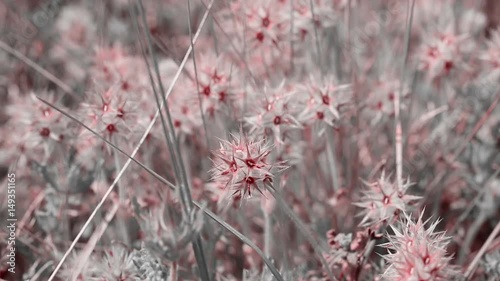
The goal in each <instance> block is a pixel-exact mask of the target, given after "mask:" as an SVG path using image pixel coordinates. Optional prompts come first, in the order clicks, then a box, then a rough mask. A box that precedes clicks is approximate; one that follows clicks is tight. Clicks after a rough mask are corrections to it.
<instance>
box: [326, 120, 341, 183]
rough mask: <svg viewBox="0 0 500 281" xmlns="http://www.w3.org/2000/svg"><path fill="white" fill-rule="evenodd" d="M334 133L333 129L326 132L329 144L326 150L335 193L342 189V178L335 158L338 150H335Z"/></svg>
mask: <svg viewBox="0 0 500 281" xmlns="http://www.w3.org/2000/svg"><path fill="white" fill-rule="evenodd" d="M333 133H334V130H333V128H329V129H328V130H327V131H326V140H327V142H328V147H327V148H326V150H327V156H328V162H330V165H329V166H330V174H331V177H332V183H333V191H337V190H339V189H340V177H339V173H338V171H337V161H336V159H337V158H336V157H335V154H336V149H335V140H334V138H333Z"/></svg>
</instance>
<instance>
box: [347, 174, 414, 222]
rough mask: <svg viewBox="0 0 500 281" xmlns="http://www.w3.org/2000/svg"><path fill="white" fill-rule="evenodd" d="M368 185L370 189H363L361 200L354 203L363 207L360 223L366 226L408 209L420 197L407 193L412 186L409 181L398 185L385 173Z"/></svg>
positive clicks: (388, 218)
mask: <svg viewBox="0 0 500 281" xmlns="http://www.w3.org/2000/svg"><path fill="white" fill-rule="evenodd" d="M366 185H367V186H368V187H369V189H367V190H364V191H363V194H362V196H361V200H360V202H357V203H354V204H355V205H356V206H358V207H361V208H363V211H362V212H361V215H364V217H363V220H362V221H361V223H360V224H361V225H365V226H366V225H371V224H377V223H380V222H382V221H383V220H390V219H392V218H393V217H394V215H395V213H396V212H398V211H401V212H404V211H406V209H407V206H408V205H409V204H410V203H411V202H412V201H414V200H417V199H419V198H420V197H418V196H413V195H408V194H406V191H407V189H408V187H409V186H410V183H409V182H408V181H406V182H404V183H403V185H402V186H398V184H397V183H396V182H391V181H389V179H388V178H386V177H385V173H382V175H381V176H380V178H379V179H378V180H377V181H376V182H374V183H366Z"/></svg>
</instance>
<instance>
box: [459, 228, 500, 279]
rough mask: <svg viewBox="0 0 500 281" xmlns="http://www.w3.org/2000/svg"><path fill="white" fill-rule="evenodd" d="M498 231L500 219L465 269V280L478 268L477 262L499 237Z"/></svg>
mask: <svg viewBox="0 0 500 281" xmlns="http://www.w3.org/2000/svg"><path fill="white" fill-rule="evenodd" d="M498 233H500V221H499V222H498V223H497V225H496V226H495V228H494V229H493V231H492V232H491V234H490V236H488V239H486V242H484V244H483V246H482V247H481V249H480V250H479V252H478V253H477V255H476V256H475V257H474V259H473V260H472V262H471V263H470V264H469V267H467V270H466V271H465V280H470V278H471V277H472V274H473V273H474V271H475V270H476V267H477V264H478V263H479V261H480V260H481V258H482V257H483V255H484V254H485V253H486V251H487V250H488V247H489V246H490V245H491V243H493V240H494V239H495V238H496V237H497V235H498Z"/></svg>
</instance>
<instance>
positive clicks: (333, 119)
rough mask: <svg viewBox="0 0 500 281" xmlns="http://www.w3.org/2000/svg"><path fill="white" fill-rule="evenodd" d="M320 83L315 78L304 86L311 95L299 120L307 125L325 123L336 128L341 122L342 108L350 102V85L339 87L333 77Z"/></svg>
mask: <svg viewBox="0 0 500 281" xmlns="http://www.w3.org/2000/svg"><path fill="white" fill-rule="evenodd" d="M325 80H326V81H324V82H318V81H316V80H315V79H314V78H313V77H311V79H310V81H309V82H308V83H306V84H305V85H304V86H303V88H304V89H303V90H304V91H305V92H306V94H308V95H309V99H308V100H307V104H306V107H305V108H304V110H303V111H302V112H301V114H300V115H299V120H300V121H302V122H304V123H306V124H314V123H320V124H321V123H324V124H326V125H328V126H332V127H333V126H334V124H335V123H337V122H338V121H339V120H340V108H341V107H342V106H345V105H346V104H347V103H348V101H349V94H350V93H349V91H350V86H349V85H345V84H344V85H337V84H336V83H335V79H334V78H333V77H330V78H327V79H325Z"/></svg>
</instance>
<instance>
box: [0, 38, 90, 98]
mask: <svg viewBox="0 0 500 281" xmlns="http://www.w3.org/2000/svg"><path fill="white" fill-rule="evenodd" d="M0 49H2V50H4V51H5V52H7V53H9V54H11V55H13V56H14V57H16V58H17V59H19V60H20V61H22V62H24V63H25V64H27V65H28V66H30V67H31V68H33V69H34V70H36V71H38V73H40V74H41V75H42V76H43V77H45V78H47V79H48V80H49V81H51V82H53V83H54V84H56V85H57V86H58V87H59V88H61V89H62V90H63V91H64V92H65V93H66V94H68V95H70V96H72V97H74V98H76V99H78V100H81V99H82V97H81V96H79V95H78V94H77V93H75V92H74V91H73V89H71V87H70V86H68V85H67V84H66V83H64V82H63V81H61V80H60V79H59V78H57V77H56V76H54V75H53V74H52V73H50V72H48V71H47V70H45V69H43V68H42V67H41V66H39V65H38V64H37V63H36V62H34V61H32V60H30V59H29V58H28V57H26V56H25V55H23V54H21V53H20V52H18V51H17V50H14V49H12V48H11V47H9V45H7V44H5V43H4V42H3V41H0Z"/></svg>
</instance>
